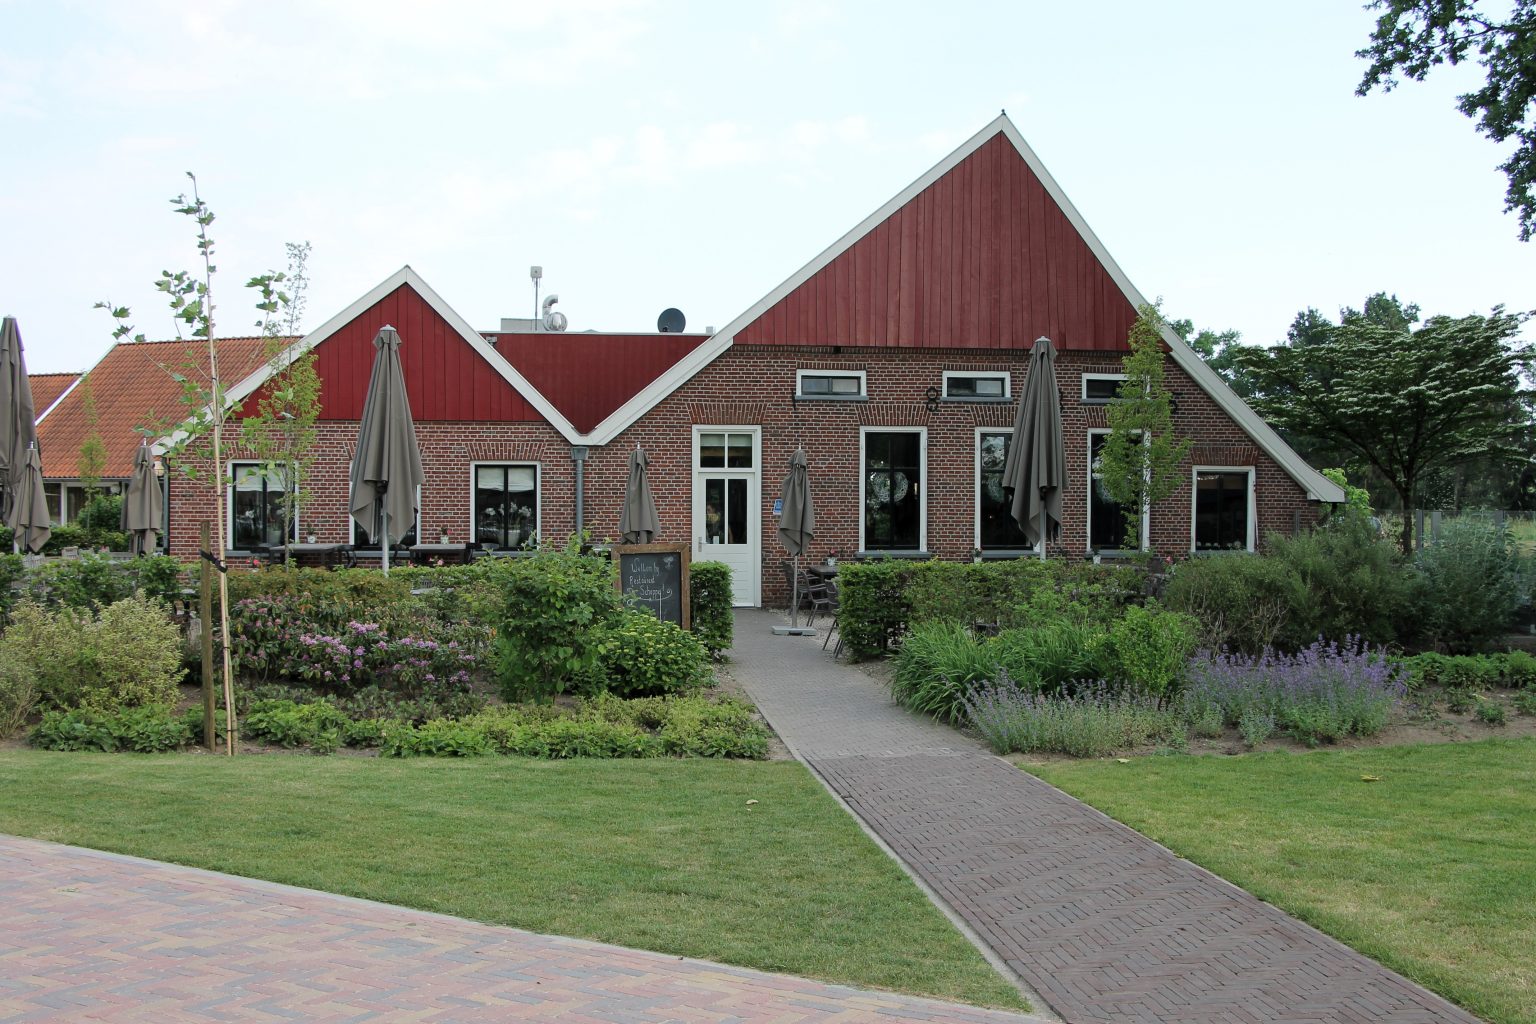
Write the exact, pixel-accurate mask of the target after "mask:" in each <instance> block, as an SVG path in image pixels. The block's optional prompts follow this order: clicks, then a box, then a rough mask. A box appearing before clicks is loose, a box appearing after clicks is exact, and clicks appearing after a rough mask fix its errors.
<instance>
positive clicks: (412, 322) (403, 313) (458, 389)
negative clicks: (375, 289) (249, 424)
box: [244, 284, 543, 423]
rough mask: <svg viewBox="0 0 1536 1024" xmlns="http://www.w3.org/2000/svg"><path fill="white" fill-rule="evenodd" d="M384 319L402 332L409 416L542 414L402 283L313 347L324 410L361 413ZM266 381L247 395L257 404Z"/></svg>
mask: <svg viewBox="0 0 1536 1024" xmlns="http://www.w3.org/2000/svg"><path fill="white" fill-rule="evenodd" d="M386 324H388V325H390V326H392V327H394V329H395V330H396V331H398V332H399V333H400V363H401V368H402V369H403V370H404V371H405V391H406V394H407V395H409V396H410V399H411V418H412V419H414V420H416V421H417V422H418V423H420V422H425V421H429V420H478V421H484V422H491V423H508V422H524V421H539V420H542V419H543V417H542V416H541V415H539V413H538V411H537V410H536V409H534V408H533V406H532V405H530V404H529V403H528V401H527V400H526V399H525V398H523V396H522V395H520V394H518V393H517V391H516V389H514V388H513V387H512V385H511V384H508V383H507V381H506V379H505V378H504V377H502V376H501V374H499V373H497V372H496V369H495V368H494V367H492V366H491V364H490V363H488V362H486V359H485V357H484V356H482V355H481V354H480V353H479V352H476V351H475V350H474V349H473V348H471V347H470V345H469V343H468V342H467V341H465V340H464V338H463V337H462V336H461V335H460V334H459V332H458V331H456V330H454V329H453V327H451V326H450V325H449V324H448V322H447V321H446V320H444V319H443V318H442V317H441V316H440V315H439V314H438V312H437V310H435V309H433V308H432V307H431V306H430V305H429V304H428V303H427V302H426V300H425V299H423V298H422V297H421V296H420V295H418V294H417V293H416V291H415V289H413V288H412V287H411V286H410V285H408V284H404V285H401V286H400V287H399V288H396V289H395V290H394V291H392V292H390V293H389V294H388V295H386V296H384V298H382V299H380V300H379V301H378V302H376V303H375V304H373V305H372V306H369V307H368V308H367V309H365V310H363V312H361V313H359V314H358V315H357V316H355V317H353V318H352V320H351V321H350V322H348V323H347V324H346V325H345V326H343V327H341V328H340V329H339V330H337V331H336V332H335V333H334V334H332V335H330V336H329V337H328V338H326V339H325V340H324V341H322V342H321V343H320V344H319V345H317V346H316V347H315V350H314V351H315V369H316V371H317V372H318V373H319V375H320V382H321V385H320V418H321V419H323V420H359V419H361V418H362V415H363V400H364V399H365V398H366V397H367V395H368V378H369V375H370V374H371V372H372V370H373V353H374V349H373V339H374V337H375V336H376V335H377V334H378V333H379V328H380V327H383V326H385V325H386ZM264 393H265V388H262V389H259V390H258V391H257V392H256V393H255V394H253V395H252V396H251V397H250V398H249V399H247V400H246V402H245V405H244V411H246V412H250V411H253V410H254V409H255V408H256V403H257V401H258V400H259V399H260V397H261V395H262V394H264Z"/></svg>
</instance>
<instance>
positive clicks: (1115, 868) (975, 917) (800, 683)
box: [732, 610, 1476, 1024]
mask: <svg viewBox="0 0 1536 1024" xmlns="http://www.w3.org/2000/svg"><path fill="white" fill-rule="evenodd" d="M781 620H782V616H780V615H778V614H776V613H773V612H751V611H741V610H738V612H737V616H736V646H735V649H734V650H733V652H732V659H733V661H734V666H733V673H734V674H735V676H736V678H737V679H738V680H739V681H740V682H741V683H742V685H743V686H744V687H745V688H746V689H747V691H748V692H749V693H750V694H751V695H752V697H753V698H754V699H755V700H756V701H757V704H758V707H759V708H760V709H761V710H762V712H763V715H764V716H765V717H766V718H767V719H768V721H769V722H771V723H772V724H773V726H774V728H775V729H777V730H778V732H779V735H780V736H781V737H783V738H784V740H785V742H786V743H787V744H788V745H789V747H790V749H791V750H793V751H794V752H795V754H796V756H798V757H800V758H801V759H802V760H804V761H805V762H806V763H807V764H809V765H810V766H811V767H812V768H813V769H814V770H815V771H816V772H817V773H818V774H819V775H821V777H822V779H823V780H824V781H825V782H826V783H827V784H828V785H829V786H830V787H831V788H832V790H833V791H834V792H836V793H837V794H838V795H839V796H841V797H842V798H843V799H844V800H845V801H846V802H847V803H848V805H849V806H850V807H852V808H853V810H854V811H855V812H856V813H857V814H858V815H859V817H861V818H862V819H863V820H864V822H865V824H866V825H867V826H868V827H869V828H871V829H872V830H873V831H874V832H875V833H876V834H878V835H879V836H880V837H881V838H882V839H883V840H885V842H886V843H887V844H888V845H889V846H890V847H891V848H892V849H893V850H894V851H895V852H896V854H897V855H898V856H899V857H900V858H901V859H902V860H903V861H904V862H905V863H906V864H907V866H908V868H909V869H911V870H912V871H913V872H914V873H915V874H916V875H917V876H918V877H919V878H921V879H922V880H923V881H924V882H925V883H926V884H927V885H928V886H929V887H930V888H931V889H932V890H934V891H935V892H937V893H938V894H939V895H940V896H941V898H942V899H944V900H945V901H946V902H947V903H948V904H949V909H950V910H952V911H953V912H955V913H956V914H958V915H959V916H960V917H961V918H962V919H963V920H964V921H965V922H966V923H967V924H968V925H969V926H970V927H971V929H972V930H973V931H974V932H976V934H977V935H979V936H980V938H981V939H982V941H984V942H985V943H986V944H987V945H988V946H990V947H991V949H992V950H993V952H995V953H996V954H997V955H998V956H999V957H1000V958H1001V959H1002V960H1003V961H1004V962H1005V963H1006V964H1007V965H1008V966H1009V967H1010V968H1011V969H1012V970H1013V971H1015V972H1016V973H1017V974H1018V975H1019V977H1021V978H1022V979H1023V980H1024V982H1025V984H1026V985H1028V986H1030V987H1031V988H1033V989H1034V991H1035V992H1036V993H1038V994H1039V995H1040V996H1041V997H1043V999H1044V1001H1045V1002H1046V1003H1047V1004H1049V1006H1050V1008H1051V1009H1052V1010H1054V1011H1055V1012H1056V1013H1058V1014H1060V1015H1061V1017H1062V1018H1063V1019H1064V1020H1066V1021H1068V1022H1072V1024H1077V1022H1089V1021H1093V1022H1099V1021H1103V1022H1115V1024H1131V1022H1135V1024H1153V1022H1158V1024H1166V1022H1174V1021H1178V1022H1191V1024H1194V1022H1211V1024H1215V1022H1250V1021H1251V1022H1259V1021H1287V1022H1317V1024H1367V1022H1370V1024H1375V1022H1388V1021H1390V1022H1401V1024H1433V1022H1466V1024H1474V1022H1475V1021H1476V1018H1475V1017H1472V1016H1470V1015H1468V1014H1467V1013H1465V1012H1464V1011H1462V1010H1459V1009H1457V1008H1456V1007H1454V1006H1452V1005H1451V1004H1450V1003H1447V1002H1446V1001H1445V1000H1443V999H1441V998H1440V997H1438V996H1436V995H1433V994H1432V993H1430V992H1427V991H1425V990H1424V989H1422V988H1420V987H1419V986H1417V985H1415V984H1413V983H1412V982H1409V981H1408V980H1406V979H1405V978H1402V977H1401V976H1399V975H1397V974H1395V973H1393V972H1392V971H1389V970H1387V969H1386V968H1384V967H1382V966H1381V965H1380V964H1377V963H1376V962H1375V961H1373V960H1370V959H1367V958H1366V957H1363V956H1361V955H1360V954H1358V953H1355V952H1354V951H1353V950H1350V949H1348V948H1347V947H1345V946H1343V945H1341V944H1339V943H1338V942H1335V941H1334V940H1333V939H1330V938H1328V937H1327V936H1326V935H1323V934H1322V933H1321V932H1318V931H1317V930H1315V929H1313V928H1310V927H1308V926H1307V925H1304V924H1302V923H1301V922H1299V921H1297V920H1295V919H1293V918H1291V917H1289V916H1287V915H1286V914H1284V913H1282V912H1281V911H1279V910H1277V909H1275V908H1274V907H1272V906H1270V905H1269V904H1267V903H1263V902H1261V901H1260V900H1258V899H1255V898H1254V897H1253V896H1250V895H1249V894H1248V893H1246V892H1244V891H1242V890H1241V889H1238V888H1236V887H1235V886H1232V885H1229V884H1228V883H1226V882H1224V881H1222V880H1221V879H1219V878H1217V877H1216V876H1215V875H1212V874H1210V873H1209V872H1207V871H1205V870H1203V869H1201V868H1198V867H1196V866H1195V865H1193V864H1191V863H1190V862H1188V861H1186V860H1182V859H1180V858H1178V857H1175V856H1174V855H1173V854H1172V853H1170V852H1169V851H1168V850H1166V849H1164V848H1163V847H1161V846H1159V845H1157V844H1156V843H1153V842H1152V841H1151V840H1149V839H1147V838H1146V837H1144V836H1142V835H1140V834H1139V833H1137V832H1135V831H1134V830H1132V829H1129V828H1127V827H1125V826H1124V825H1121V824H1119V823H1118V822H1115V821H1113V820H1111V819H1110V818H1108V817H1106V816H1104V815H1103V814H1100V813H1099V812H1098V811H1096V810H1094V809H1093V808H1091V807H1088V806H1087V805H1086V804H1083V803H1081V802H1080V801H1078V800H1074V799H1073V798H1071V797H1069V796H1067V795H1066V794H1064V793H1062V792H1061V791H1059V790H1057V789H1054V788H1053V787H1051V786H1048V785H1046V784H1045V783H1043V782H1041V781H1040V780H1038V779H1036V778H1034V777H1033V776H1031V775H1028V774H1027V773H1025V772H1022V771H1019V770H1018V769H1016V768H1013V767H1012V766H1010V765H1008V764H1007V763H1006V762H1004V761H1002V760H1001V759H999V758H996V757H993V756H992V755H991V754H990V753H989V752H988V751H987V750H986V749H985V748H983V747H982V746H981V745H980V744H977V743H973V742H972V741H970V740H968V739H967V738H966V737H964V736H962V735H961V734H959V733H958V732H956V731H955V730H953V729H949V728H947V727H944V726H941V725H938V724H937V723H935V722H932V721H930V720H928V719H923V718H919V717H917V716H915V715H911V714H909V713H907V712H906V711H904V710H902V709H901V708H898V707H896V706H895V705H893V704H891V702H890V699H889V697H888V696H887V695H886V692H885V690H884V688H883V687H881V686H880V685H879V684H878V683H876V682H875V681H874V680H872V679H870V677H869V676H867V675H866V674H865V673H863V672H862V671H860V670H859V669H857V668H853V667H850V666H847V665H845V664H843V663H841V662H834V661H833V660H832V659H831V657H830V655H828V654H823V653H822V651H821V639H820V638H816V639H809V638H799V637H783V636H773V635H771V630H770V627H771V626H772V625H773V624H776V623H778V622H780V621H781Z"/></svg>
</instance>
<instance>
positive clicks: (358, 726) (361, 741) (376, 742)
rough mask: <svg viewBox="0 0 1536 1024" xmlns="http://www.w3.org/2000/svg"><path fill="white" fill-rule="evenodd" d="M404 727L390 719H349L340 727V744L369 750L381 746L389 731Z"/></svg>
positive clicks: (402, 724)
mask: <svg viewBox="0 0 1536 1024" xmlns="http://www.w3.org/2000/svg"><path fill="white" fill-rule="evenodd" d="M404 726H405V723H402V722H399V721H396V720H394V719H391V718H357V719H352V718H349V719H347V724H346V725H344V726H342V727H341V742H342V744H343V745H344V746H348V747H355V748H358V749H363V750H371V749H373V748H375V747H379V746H382V745H383V744H384V741H385V740H386V739H387V738H388V737H389V734H390V732H391V731H393V730H395V729H401V728H404Z"/></svg>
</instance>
